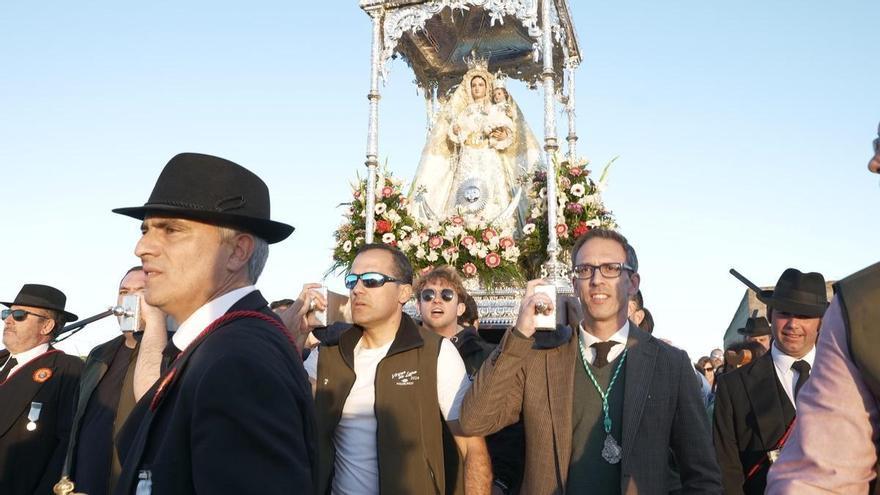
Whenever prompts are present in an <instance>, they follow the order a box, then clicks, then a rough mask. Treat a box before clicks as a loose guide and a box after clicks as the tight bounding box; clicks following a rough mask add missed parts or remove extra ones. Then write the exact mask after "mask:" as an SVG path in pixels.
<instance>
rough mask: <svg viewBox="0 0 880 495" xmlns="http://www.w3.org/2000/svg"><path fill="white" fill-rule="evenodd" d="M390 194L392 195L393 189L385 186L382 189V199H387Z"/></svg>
mask: <svg viewBox="0 0 880 495" xmlns="http://www.w3.org/2000/svg"><path fill="white" fill-rule="evenodd" d="M392 194H394V189H392V188H391V186H385V187H383V188H382V197H385V198H387V197H389V196H391V195H392Z"/></svg>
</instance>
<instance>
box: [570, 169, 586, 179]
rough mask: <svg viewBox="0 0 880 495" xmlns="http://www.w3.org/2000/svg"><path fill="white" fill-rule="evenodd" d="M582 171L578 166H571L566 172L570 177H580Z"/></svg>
mask: <svg viewBox="0 0 880 495" xmlns="http://www.w3.org/2000/svg"><path fill="white" fill-rule="evenodd" d="M583 173H584V171H583V170H581V169H580V167H571V168H570V169H568V174H569V175H571V176H572V177H580V176H581V174H583Z"/></svg>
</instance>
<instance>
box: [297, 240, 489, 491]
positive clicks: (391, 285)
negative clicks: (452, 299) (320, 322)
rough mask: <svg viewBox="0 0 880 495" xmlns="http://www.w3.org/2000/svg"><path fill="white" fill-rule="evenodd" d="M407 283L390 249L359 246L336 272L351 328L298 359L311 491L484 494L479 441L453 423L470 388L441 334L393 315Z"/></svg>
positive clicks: (404, 266) (405, 270) (407, 271)
mask: <svg viewBox="0 0 880 495" xmlns="http://www.w3.org/2000/svg"><path fill="white" fill-rule="evenodd" d="M412 282H413V270H412V266H411V265H410V263H409V260H408V259H407V258H406V256H405V255H404V254H403V253H402V252H400V250H398V249H396V248H393V247H391V246H388V245H385V244H368V245H365V246H362V247H361V248H360V250H359V251H358V253H357V255H356V257H355V259H354V262H353V263H352V266H351V270H350V272H349V274H348V275H347V276H346V277H345V285H346V287H347V288H348V290H349V291H350V301H351V315H352V320H353V321H354V325H352V326H351V327H349V328H348V329H346V330H345V331H343V332H342V333H341V335H339V337H338V338H336V339H331V338H328V339H325V340H324V341H322V342H321V345H320V346H319V347H318V348H316V349H315V350H314V351H313V352H312V353H311V354H310V355H309V357H308V359H307V360H306V370H307V371H308V373H309V377H310V379H311V380H312V382H313V384H314V385H313V386H314V387H315V389H316V391H315V409H316V411H317V415H316V416H317V420H318V429H317V431H318V467H319V470H320V471H319V476H318V490H317V493H327V492H328V491H329V492H330V493H334V494H347V493H357V494H364V495H370V494H379V493H382V494H383V495H385V494H401V495H403V494H413V493H441V494H452V493H456V494H457V493H464V490H465V489H466V490H467V493H468V494H472V493H475V494H485V493H489V489H490V485H491V468H490V465H489V456H488V454H487V452H486V447H485V442H484V441H483V439H482V438H479V437H477V438H469V437H465V436H464V435H462V434H461V431H460V428H459V426H458V416H459V409H460V407H461V400H462V398H463V397H464V393H465V392H466V391H467V388H468V386H469V384H470V380H469V379H468V376H467V372H466V370H465V366H464V363H463V362H462V360H461V357H459V355H458V352H456V350H455V347H454V346H453V345H452V343H451V342H450V341H449V340H447V339H444V338H442V337H440V336H439V335H436V334H434V333H433V332H431V331H429V330H427V329H424V328H421V327H419V326H418V325H416V323H415V322H414V321H413V320H412V319H411V318H410V317H409V316H407V315H406V314H405V313H403V305H404V304H406V302H407V301H408V300H409V299H410V298H411V297H412V292H413V286H412ZM441 297H442V296H441ZM322 303H323V302H322V301H319V302H318V307H319V308H320V307H321V305H322ZM308 304H309V305H310V303H308ZM456 447H457V449H456ZM462 461H463V463H462ZM462 464H463V469H462ZM462 478H463V479H462Z"/></svg>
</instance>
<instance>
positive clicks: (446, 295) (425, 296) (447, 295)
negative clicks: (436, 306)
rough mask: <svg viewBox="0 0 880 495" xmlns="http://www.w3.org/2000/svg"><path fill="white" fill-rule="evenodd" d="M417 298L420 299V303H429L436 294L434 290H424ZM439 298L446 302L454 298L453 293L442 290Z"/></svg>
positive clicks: (448, 290) (450, 290)
mask: <svg viewBox="0 0 880 495" xmlns="http://www.w3.org/2000/svg"><path fill="white" fill-rule="evenodd" d="M419 297H420V298H421V299H422V302H431V301H433V300H434V298H435V297H437V292H436V291H435V290H434V289H424V290H423V291H422V293H421V294H419ZM440 297H441V298H442V299H443V300H444V301H446V302H450V301H452V299H453V298H454V297H455V292H454V291H453V290H452V289H443V290H441V291H440Z"/></svg>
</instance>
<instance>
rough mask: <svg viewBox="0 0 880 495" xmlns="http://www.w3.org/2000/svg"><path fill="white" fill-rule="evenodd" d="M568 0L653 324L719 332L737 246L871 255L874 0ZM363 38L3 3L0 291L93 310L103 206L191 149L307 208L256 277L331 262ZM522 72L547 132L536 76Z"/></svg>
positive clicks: (355, 28)
mask: <svg viewBox="0 0 880 495" xmlns="http://www.w3.org/2000/svg"><path fill="white" fill-rule="evenodd" d="M571 3H572V6H571V7H572V12H573V16H574V21H575V24H576V28H577V31H578V35H579V40H580V43H581V47H582V51H583V53H584V55H585V60H584V63H583V65H582V66H581V68H580V70H579V71H578V88H577V91H578V107H579V108H578V110H579V113H578V130H579V134H580V136H581V140H580V142H579V149H580V151H581V152H582V153H583V154H585V155H586V156H588V157H590V158H592V159H593V162H594V164H596V165H597V166H600V165H601V164H604V163H605V162H606V161H607V160H608V159H610V158H611V157H613V156H616V155H620V159H619V160H618V162H617V163H616V164H615V166H614V169H613V170H612V175H611V183H610V187H609V190H608V192H607V194H606V202H607V204H608V206H609V207H610V208H611V209H613V210H614V212H615V214H616V215H617V219H618V221H619V223H620V225H621V228H622V230H623V232H624V234H625V235H627V236H628V237H629V238H630V240H631V241H632V243H633V244H634V245H635V247H636V249H637V250H638V252H639V255H640V258H641V267H642V270H641V271H642V279H643V290H644V294H645V300H646V304H647V306H648V307H649V308H650V309H651V311H652V312H653V313H654V316H655V320H656V322H657V331H656V333H657V334H658V335H659V336H662V337H667V338H670V339H672V340H673V341H674V342H675V343H676V344H678V345H680V346H682V347H684V348H686V349H687V350H688V351H689V352H690V354H691V356H692V357H693V358H696V357H699V355H701V354H705V353H707V352H708V351H709V349H711V348H712V347H714V346H717V345H720V339H721V335H722V333H723V331H724V330H725V329H726V328H727V325H728V323H729V321H730V318H731V316H732V314H733V311H734V309H735V308H736V305H737V303H738V302H739V299H740V298H741V297H742V294H743V287H742V286H741V285H740V284H739V283H738V282H736V281H735V280H734V279H733V278H732V277H730V276H729V275H728V274H727V270H728V268H730V267H731V266H734V267H737V268H738V269H739V270H740V271H742V272H743V273H745V274H746V275H748V276H750V277H751V278H752V279H753V280H754V281H755V282H757V283H759V284H762V285H763V284H772V283H774V282H775V280H776V278H777V277H778V275H779V274H780V273H781V272H782V270H783V269H785V268H786V267H788V266H794V267H798V268H800V269H802V270H805V271H806V270H816V271H821V272H823V273H824V274H825V276H826V277H827V278H829V279H836V278H839V277H842V276H844V275H846V274H847V273H849V272H851V271H854V270H856V269H857V268H860V267H861V266H864V265H867V264H869V263H871V262H874V261H876V258H877V254H876V251H875V250H873V249H871V248H872V247H874V246H876V245H877V244H878V241H880V231H878V229H877V223H876V215H875V213H874V212H875V211H876V209H877V205H878V202H880V190H878V187H877V180H876V179H875V178H872V177H870V176H869V174H868V173H867V171H866V168H865V166H866V163H867V160H868V157H869V154H870V141H871V139H872V138H873V137H874V134H873V133H874V131H875V130H876V127H877V121H878V119H880V91H878V89H880V69H878V66H877V60H878V39H880V31H878V29H880V28H878V22H877V21H878V20H880V3H878V2H876V1H840V2H821V1H782V0H780V1H775V2H758V1H745V2H697V1H678V2H656V1H633V2H624V3H620V2H611V3H609V2H597V1H586V0H575V1H574V2H571ZM369 42H370V21H369V18H368V16H367V15H366V14H364V13H363V12H362V11H361V10H360V9H359V8H358V6H357V2H356V1H354V0H351V1H341V0H333V1H325V2H309V3H306V2H303V1H296V2H290V1H288V2H277V1H265V2H250V3H242V2H217V1H211V2H207V1H198V2H196V1H194V2H169V1H157V2H147V3H143V2H142V3H139V4H126V5H125V6H123V5H121V4H119V3H118V2H109V1H90V2H75V3H71V2H61V1H50V2H37V3H34V2H25V1H21V0H9V1H5V2H2V3H0V169H2V172H3V173H2V179H0V183H2V186H3V191H2V194H0V208H2V211H3V213H4V216H5V221H4V225H5V229H4V235H3V242H2V248H0V255H2V259H3V264H4V269H3V276H2V277H0V296H2V298H4V299H5V298H12V297H14V296H15V294H16V292H17V291H18V289H19V288H20V287H21V285H22V284H23V283H26V282H44V283H50V284H53V285H56V286H58V287H59V288H61V289H62V290H64V291H65V292H66V293H67V294H68V296H69V306H68V307H69V309H71V310H72V311H74V312H76V313H78V314H80V315H81V316H88V315H90V314H93V313H97V312H99V311H101V310H103V309H105V308H106V307H107V306H109V305H110V304H112V303H113V301H114V300H115V291H116V284H117V283H118V280H119V278H120V276H121V275H122V273H123V272H124V271H125V270H126V269H127V268H128V267H129V266H131V265H133V264H136V263H137V259H136V258H135V257H134V255H133V253H132V252H133V248H134V244H135V242H136V240H137V238H138V235H139V232H138V224H137V222H136V221H134V220H131V219H129V218H126V217H121V216H118V215H114V214H112V213H110V209H111V208H114V207H119V206H130V205H140V204H142V203H143V202H144V201H145V200H146V198H147V197H148V195H149V192H150V190H151V189H152V185H153V183H154V181H155V178H156V177H157V175H158V174H159V171H160V170H161V168H162V166H163V165H164V164H165V162H166V161H167V160H168V159H169V158H170V157H171V156H172V155H174V154H176V153H178V152H180V151H198V152H205V153H211V154H216V155H220V156H223V157H226V158H229V159H232V160H234V161H237V162H239V163H241V164H243V165H245V166H247V167H249V168H251V169H252V170H254V171H255V172H257V173H258V174H259V175H260V176H262V177H263V178H264V179H265V180H266V181H267V182H268V183H269V184H270V189H271V191H272V195H273V198H272V199H273V215H274V216H275V217H276V219H278V220H282V221H286V222H289V223H291V224H293V225H295V226H296V227H297V231H296V232H295V233H294V235H293V236H292V237H291V238H290V239H289V240H288V241H286V242H284V243H281V244H278V245H276V246H273V248H272V251H271V256H270V259H269V265H268V267H267V270H266V273H265V274H264V276H263V279H262V280H261V282H260V283H259V286H260V287H261V288H262V289H263V291H264V292H265V293H266V295H267V297H269V298H270V299H274V298H281V297H285V296H287V297H295V296H296V294H297V293H298V292H299V287H300V286H301V285H302V284H303V283H305V282H307V281H313V280H317V279H319V278H320V277H321V276H322V275H323V273H324V271H325V269H326V268H327V267H328V266H329V265H330V248H331V245H332V232H333V230H334V229H335V227H336V226H337V224H338V223H339V221H340V214H341V210H340V209H339V208H337V207H336V205H337V204H338V203H340V202H343V201H346V200H347V198H348V186H347V183H348V181H349V180H350V179H352V178H353V177H354V176H355V174H356V173H358V172H361V173H363V170H364V167H363V161H364V151H365V146H366V123H367V100H366V98H365V95H366V92H367V90H368V89H369V54H370V47H369ZM412 79H413V77H412V74H411V72H409V70H408V68H407V67H406V65H405V64H403V63H401V62H396V63H395V64H393V66H392V72H391V78H390V81H389V82H388V84H387V85H386V86H385V87H384V88H383V98H382V100H381V121H382V122H381V128H380V154H381V157H382V159H383V161H384V159H385V158H387V159H388V161H389V164H390V166H391V168H392V169H393V170H394V171H395V173H397V174H398V175H399V176H402V177H404V178H406V179H410V178H411V177H412V174H413V172H414V170H415V167H416V165H417V163H418V158H419V154H420V152H421V147H422V145H423V143H424V131H423V125H424V110H423V109H424V106H423V100H422V98H421V96H419V95H418V94H417V92H416V90H415V86H414V85H413V84H412V82H411V81H412ZM513 95H514V97H515V98H517V101H518V102H519V103H520V105H521V106H522V107H523V109H524V112H525V113H526V117H527V118H528V119H529V121H530V122H531V123H532V126H533V128H534V129H535V131H536V134H537V135H538V136H539V137H541V136H542V135H543V131H542V129H541V106H540V105H541V95H540V93H538V92H529V91H528V90H526V89H525V88H516V87H515V88H513ZM564 132H565V127H564V126H560V133H564ZM328 283H329V284H330V286H331V287H336V288H339V287H340V284H339V282H338V281H335V280H333V281H329V282H328ZM114 331H115V327H114V324H113V323H112V322H109V321H105V322H104V323H102V324H95V325H93V326H91V327H89V329H87V330H85V331H84V332H82V334H81V336H77V337H76V338H75V339H71V341H72V342H71V345H68V346H66V347H65V348H66V349H68V350H71V351H74V352H80V353H85V352H86V351H87V350H88V348H89V347H91V346H92V345H94V344H96V343H98V342H101V341H103V340H106V339H108V338H110V337H112V336H113V335H114Z"/></svg>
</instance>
